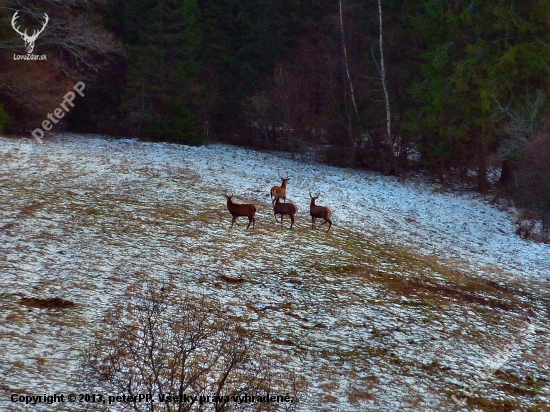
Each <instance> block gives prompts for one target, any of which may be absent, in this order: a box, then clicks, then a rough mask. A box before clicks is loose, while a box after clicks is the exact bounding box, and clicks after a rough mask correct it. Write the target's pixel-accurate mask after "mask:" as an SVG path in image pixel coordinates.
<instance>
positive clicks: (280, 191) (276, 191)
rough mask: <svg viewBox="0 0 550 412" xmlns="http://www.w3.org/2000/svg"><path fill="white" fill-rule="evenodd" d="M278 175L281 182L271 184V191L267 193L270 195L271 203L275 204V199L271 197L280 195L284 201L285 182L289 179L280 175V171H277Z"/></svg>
mask: <svg viewBox="0 0 550 412" xmlns="http://www.w3.org/2000/svg"><path fill="white" fill-rule="evenodd" d="M279 177H280V178H281V181H282V184H281V186H273V187H272V188H271V192H270V193H269V194H270V195H271V203H273V204H275V201H274V200H273V198H274V197H275V198H277V197H280V198H281V199H283V200H284V201H285V202H286V184H287V183H288V181H289V180H290V177H286V178H284V177H283V176H281V173H279Z"/></svg>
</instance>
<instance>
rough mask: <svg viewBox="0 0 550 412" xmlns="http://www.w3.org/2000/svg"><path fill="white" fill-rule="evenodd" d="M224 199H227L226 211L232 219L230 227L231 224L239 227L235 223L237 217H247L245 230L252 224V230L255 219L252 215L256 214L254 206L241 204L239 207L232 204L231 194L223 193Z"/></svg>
mask: <svg viewBox="0 0 550 412" xmlns="http://www.w3.org/2000/svg"><path fill="white" fill-rule="evenodd" d="M224 195H225V198H226V199H227V210H229V213H231V216H232V217H233V219H232V220H231V227H233V224H236V225H237V226H238V225H239V224H238V223H237V218H238V217H239V216H248V226H247V227H246V229H248V228H249V227H250V224H251V223H252V229H254V226H255V224H256V218H255V217H254V215H255V214H256V206H255V205H253V204H250V203H249V204H242V205H239V204H237V203H233V201H232V200H231V198H232V197H233V195H232V194H230V193H227V191H225V193H224Z"/></svg>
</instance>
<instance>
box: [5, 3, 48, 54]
mask: <svg viewBox="0 0 550 412" xmlns="http://www.w3.org/2000/svg"><path fill="white" fill-rule="evenodd" d="M18 13H19V11H16V12H15V14H14V15H13V18H12V19H11V26H12V27H13V29H14V30H15V31H16V32H17V33H18V34H20V35H21V38H22V39H23V40H24V41H25V49H27V54H31V53H32V51H33V50H34V42H35V41H36V39H37V38H38V36H39V35H40V33H42V32H43V31H44V29H45V28H46V25H47V24H48V21H49V20H50V19H49V17H48V15H47V14H46V13H44V17H45V20H44V24H43V25H42V28H41V29H40V30H33V33H32V36H29V35H27V30H25V31H24V32H23V33H22V32H21V31H20V30H19V27H17V26H16V25H15V22H16V20H17V19H18V18H19V16H18Z"/></svg>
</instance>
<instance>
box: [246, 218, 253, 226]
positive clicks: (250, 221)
mask: <svg viewBox="0 0 550 412" xmlns="http://www.w3.org/2000/svg"><path fill="white" fill-rule="evenodd" d="M253 219H254V218H253V217H252V216H248V226H247V227H246V229H248V228H249V227H250V224H251V223H252V221H253ZM252 229H254V226H252Z"/></svg>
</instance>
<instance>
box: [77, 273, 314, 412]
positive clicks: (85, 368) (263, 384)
mask: <svg viewBox="0 0 550 412" xmlns="http://www.w3.org/2000/svg"><path fill="white" fill-rule="evenodd" d="M175 284H177V283H175V282H172V283H171V285H170V286H169V285H165V286H163V285H161V284H159V283H157V282H151V283H149V284H148V285H145V286H144V285H136V286H133V287H131V288H129V289H128V291H127V293H126V297H125V300H124V301H123V302H119V303H118V304H117V305H116V306H115V307H113V308H112V309H110V310H108V311H107V312H106V313H105V316H104V319H103V322H102V323H101V327H100V328H99V329H98V330H97V331H96V332H95V334H94V337H93V341H92V344H91V345H90V347H89V349H88V350H87V352H86V355H85V356H84V357H83V361H82V363H81V370H82V372H83V375H82V376H83V377H84V381H85V386H86V387H87V388H88V389H90V390H93V391H95V393H97V391H98V390H101V391H102V392H103V393H106V394H113V395H114V394H116V395H122V394H124V395H126V396H130V395H132V396H133V395H138V394H152V396H153V399H154V401H155V404H154V405H152V404H150V403H147V402H141V403H140V402H135V403H117V405H118V406H119V407H121V408H123V409H124V410H134V411H146V410H149V411H151V410H155V411H156V410H160V411H240V410H250V411H278V410H288V411H291V410H295V409H296V406H297V395H298V393H299V392H300V391H302V390H303V389H304V388H305V386H303V385H302V384H301V383H300V382H299V380H298V379H296V378H295V376H294V374H285V373H277V372H275V371H276V369H275V368H274V366H275V365H273V364H272V363H273V362H272V361H271V360H270V359H269V358H268V357H267V356H266V355H265V354H263V353H262V352H261V351H260V349H259V346H258V345H257V344H256V338H257V336H256V335H255V334H254V333H252V332H251V331H249V330H246V329H245V328H243V327H242V326H240V325H238V324H236V323H235V322H234V321H233V320H230V319H229V318H230V317H229V316H228V314H227V311H224V309H223V307H222V306H221V305H220V304H219V303H218V302H217V301H216V300H213V299H211V298H208V297H205V296H202V297H191V296H187V295H184V294H182V293H181V292H180V291H179V290H178V289H177V288H176V287H173V285H175ZM90 393H92V392H90ZM167 394H170V395H172V396H184V395H187V396H192V397H193V396H196V397H197V398H196V399H197V401H196V402H195V403H191V402H184V403H174V402H160V401H159V396H162V395H167ZM245 394H246V395H248V396H265V395H267V394H271V395H280V396H286V395H289V397H290V398H291V399H292V400H293V402H290V401H289V402H278V403H277V402H244V403H238V402H235V401H234V398H233V397H235V396H239V397H240V396H244V395H245ZM201 396H202V397H204V398H203V400H206V397H207V396H209V397H210V401H204V402H203V403H202V404H200V403H199V401H198V399H200V398H199V397H201ZM213 396H217V397H219V398H218V399H217V401H216V402H213V401H212V400H213ZM220 397H221V398H220Z"/></svg>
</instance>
